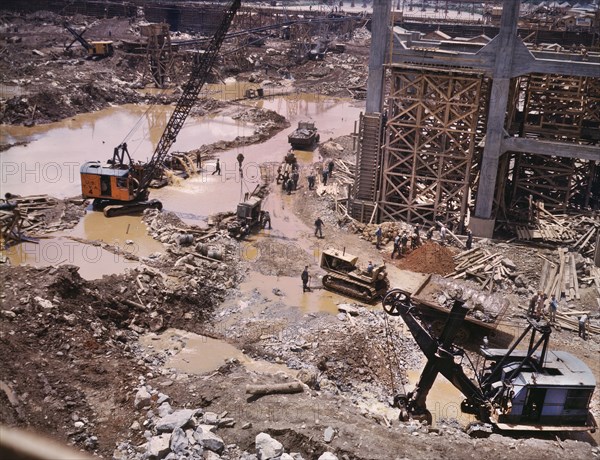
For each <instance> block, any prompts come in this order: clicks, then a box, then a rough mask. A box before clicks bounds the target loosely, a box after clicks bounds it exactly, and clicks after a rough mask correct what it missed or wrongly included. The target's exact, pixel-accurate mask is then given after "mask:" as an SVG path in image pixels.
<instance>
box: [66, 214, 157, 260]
mask: <svg viewBox="0 0 600 460" xmlns="http://www.w3.org/2000/svg"><path fill="white" fill-rule="evenodd" d="M64 235H65V236H71V237H76V238H82V239H85V240H89V241H102V242H104V243H107V244H110V245H112V246H116V247H117V248H119V249H120V250H121V251H122V252H123V253H126V254H131V255H135V256H138V257H147V256H149V255H150V254H152V253H153V252H163V251H164V249H165V248H164V246H163V245H162V244H161V243H160V242H158V241H156V240H155V239H154V238H152V237H151V236H150V235H148V231H147V229H146V224H144V222H142V219H141V216H119V217H111V218H110V219H107V218H106V217H104V214H102V213H101V212H94V211H90V212H88V213H87V214H86V215H85V216H84V217H83V218H82V219H81V220H80V221H79V223H78V224H77V225H76V226H75V227H74V228H73V229H72V230H70V231H67V232H65V234H64Z"/></svg>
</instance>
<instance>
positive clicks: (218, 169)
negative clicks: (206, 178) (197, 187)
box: [211, 158, 221, 176]
mask: <svg viewBox="0 0 600 460" xmlns="http://www.w3.org/2000/svg"><path fill="white" fill-rule="evenodd" d="M215 174H218V175H219V176H220V175H221V164H220V163H219V159H218V158H217V163H216V164H215V170H214V171H213V173H212V174H211V175H212V176H214V175H215Z"/></svg>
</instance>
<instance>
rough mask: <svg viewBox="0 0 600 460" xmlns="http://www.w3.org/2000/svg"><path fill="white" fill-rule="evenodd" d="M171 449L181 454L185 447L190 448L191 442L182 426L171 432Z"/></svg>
mask: <svg viewBox="0 0 600 460" xmlns="http://www.w3.org/2000/svg"><path fill="white" fill-rule="evenodd" d="M169 445H170V447H171V451H172V452H174V453H176V454H177V455H180V454H182V453H183V451H184V450H185V449H187V448H188V446H189V442H188V438H187V436H186V434H185V431H183V430H182V429H181V428H175V429H174V430H173V433H171V442H170V444H169Z"/></svg>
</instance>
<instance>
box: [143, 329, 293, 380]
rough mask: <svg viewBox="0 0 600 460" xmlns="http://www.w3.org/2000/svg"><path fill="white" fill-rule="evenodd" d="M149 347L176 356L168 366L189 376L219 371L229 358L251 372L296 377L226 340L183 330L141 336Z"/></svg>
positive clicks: (290, 372)
mask: <svg viewBox="0 0 600 460" xmlns="http://www.w3.org/2000/svg"><path fill="white" fill-rule="evenodd" d="M140 343H141V344H142V345H143V346H144V347H146V348H153V349H155V350H160V351H169V350H171V353H174V354H173V355H172V356H171V357H170V358H169V359H167V361H166V362H165V364H164V367H165V368H173V369H176V370H178V371H180V372H185V373H188V374H205V373H207V372H213V371H216V370H217V369H218V368H219V367H221V366H222V365H223V364H225V362H226V361H227V360H229V359H237V360H238V361H240V362H241V363H242V364H243V365H244V367H246V368H247V369H248V370H250V371H254V372H260V373H269V374H275V373H277V372H285V373H287V374H289V375H292V376H294V375H296V372H295V371H293V370H291V369H289V368H288V367H286V366H283V365H280V364H273V363H269V362H266V361H256V360H253V359H251V358H249V357H248V356H246V355H245V354H244V353H242V352H241V351H240V350H239V349H237V348H236V347H234V346H233V345H231V344H229V343H227V342H225V341H224V340H218V339H213V338H211V337H207V336H204V335H198V334H194V333H192V332H187V331H183V330H179V329H167V330H166V331H165V332H163V333H162V334H160V335H156V334H147V335H145V336H142V337H140Z"/></svg>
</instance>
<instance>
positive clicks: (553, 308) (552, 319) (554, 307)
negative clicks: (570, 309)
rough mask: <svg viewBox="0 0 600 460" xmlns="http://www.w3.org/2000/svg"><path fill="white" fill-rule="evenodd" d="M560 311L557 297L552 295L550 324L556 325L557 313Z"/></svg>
mask: <svg viewBox="0 0 600 460" xmlns="http://www.w3.org/2000/svg"><path fill="white" fill-rule="evenodd" d="M557 310H558V300H556V296H555V295H554V294H552V296H551V297H550V322H551V323H554V322H555V321H556V311H557Z"/></svg>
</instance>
